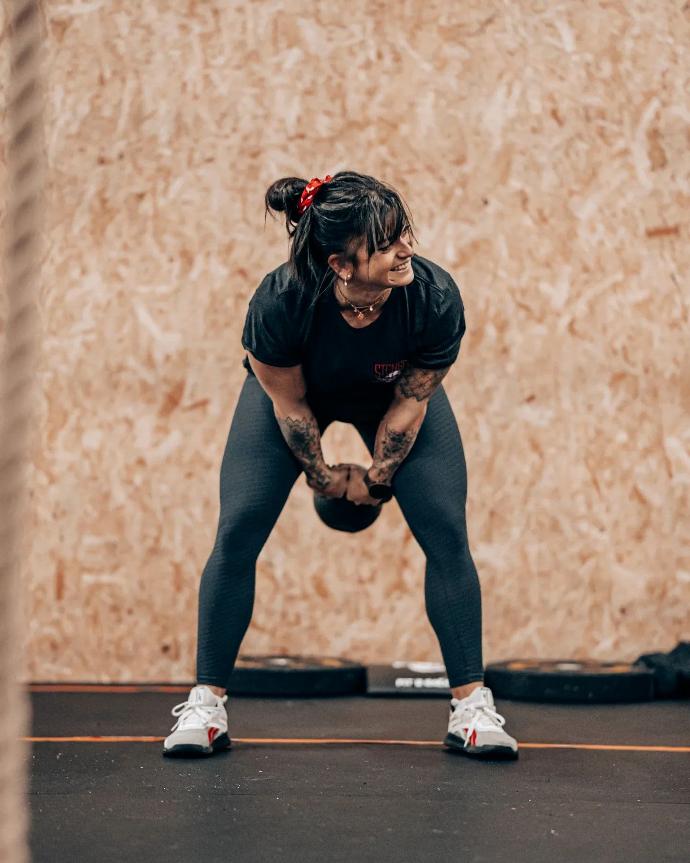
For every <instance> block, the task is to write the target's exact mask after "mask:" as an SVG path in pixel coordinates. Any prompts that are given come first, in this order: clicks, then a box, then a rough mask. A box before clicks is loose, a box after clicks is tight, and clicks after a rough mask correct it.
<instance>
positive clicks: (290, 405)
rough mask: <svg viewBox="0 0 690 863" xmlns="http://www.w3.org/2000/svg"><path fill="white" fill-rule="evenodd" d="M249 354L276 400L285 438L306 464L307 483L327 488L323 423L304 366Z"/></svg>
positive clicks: (260, 381) (302, 462)
mask: <svg viewBox="0 0 690 863" xmlns="http://www.w3.org/2000/svg"><path fill="white" fill-rule="evenodd" d="M247 357H248V359H249V365H250V366H251V368H252V371H253V372H254V375H255V376H256V378H257V379H258V381H259V383H260V384H261V387H262V389H263V390H264V391H265V392H266V393H267V394H268V396H269V398H270V399H271V401H272V402H273V413H274V414H275V417H276V420H277V421H278V425H279V426H280V431H281V432H282V435H283V437H284V438H285V442H286V443H287V445H288V446H289V447H290V449H291V450H292V453H293V455H294V456H295V458H297V459H298V461H300V462H301V464H302V467H303V468H304V473H305V474H306V477H307V485H309V486H310V487H311V488H313V489H315V490H316V491H323V489H325V488H326V487H327V486H328V485H329V481H330V471H329V469H328V465H327V464H326V461H325V459H324V457H323V452H322V451H321V434H320V432H319V424H318V423H317V422H316V417H315V416H314V414H313V413H312V410H311V408H310V407H309V403H308V402H307V398H306V394H307V385H306V382H305V380H304V374H303V372H302V366H301V365H297V366H289V367H286V368H283V367H279V366H271V365H267V364H266V363H263V362H260V361H259V360H257V358H256V357H255V356H254V355H253V354H252V353H250V352H249V351H247Z"/></svg>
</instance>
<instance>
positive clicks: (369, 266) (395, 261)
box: [328, 226, 414, 303]
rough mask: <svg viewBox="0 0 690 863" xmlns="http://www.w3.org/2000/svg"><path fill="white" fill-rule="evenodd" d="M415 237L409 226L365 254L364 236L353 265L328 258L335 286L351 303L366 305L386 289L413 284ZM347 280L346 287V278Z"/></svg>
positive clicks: (365, 240) (336, 258)
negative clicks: (335, 278)
mask: <svg viewBox="0 0 690 863" xmlns="http://www.w3.org/2000/svg"><path fill="white" fill-rule="evenodd" d="M413 243H414V238H413V236H412V232H411V230H410V228H409V226H406V227H405V229H404V230H403V232H402V233H401V234H400V236H399V237H397V238H388V239H387V240H384V241H383V243H382V244H381V245H379V246H378V249H376V250H375V251H374V252H373V254H372V255H371V257H369V255H368V244H367V239H366V237H365V238H363V239H362V240H361V241H360V243H359V245H358V246H357V258H356V265H353V264H352V262H350V261H343V260H342V259H341V258H340V257H339V256H337V255H331V257H330V258H329V259H328V263H329V264H330V266H331V268H332V269H333V270H334V271H335V272H336V274H337V275H338V277H339V278H340V280H341V281H339V282H338V287H339V288H340V289H341V290H342V291H343V292H344V293H345V294H346V296H347V297H349V298H350V299H351V300H352V302H353V303H356V302H357V300H358V299H361V300H362V302H364V303H366V302H368V301H369V300H370V299H371V298H372V296H378V295H379V294H380V293H381V292H382V291H385V290H386V289H387V288H391V289H392V288H398V287H401V286H402V285H409V284H410V283H411V282H412V281H414V272H413V271H412V256H413V254H414V250H413ZM346 278H347V279H348V281H347V286H346V285H345V279H346Z"/></svg>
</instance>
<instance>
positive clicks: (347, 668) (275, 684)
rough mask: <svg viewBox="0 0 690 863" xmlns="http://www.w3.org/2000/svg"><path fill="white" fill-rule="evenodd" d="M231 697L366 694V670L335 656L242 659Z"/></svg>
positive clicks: (232, 681) (237, 665) (230, 689)
mask: <svg viewBox="0 0 690 863" xmlns="http://www.w3.org/2000/svg"><path fill="white" fill-rule="evenodd" d="M227 688H228V693H229V694H230V695H307V696H314V697H315V696H319V695H352V694H355V693H359V692H364V690H365V688H366V669H365V668H364V666H363V665H360V664H359V663H357V662H351V661H350V660H348V659H342V658H340V657H333V656H288V655H284V654H270V655H266V656H247V655H240V656H238V657H237V662H236V663H235V667H234V669H233V671H232V674H231V675H230V681H229V683H228V687H227Z"/></svg>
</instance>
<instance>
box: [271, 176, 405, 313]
mask: <svg viewBox="0 0 690 863" xmlns="http://www.w3.org/2000/svg"><path fill="white" fill-rule="evenodd" d="M306 185H307V181H306V180H302V179H300V178H299V177H283V179H281V180H276V182H275V183H273V184H272V185H271V186H269V187H268V190H267V191H266V197H265V203H266V213H265V214H264V224H266V218H265V216H266V214H268V212H269V210H274V211H275V212H277V213H285V214H286V216H285V223H286V228H287V233H288V237H290V238H291V239H292V246H291V249H290V258H289V268H290V276H291V277H293V278H296V279H297V280H298V281H299V282H300V283H301V284H303V285H305V286H306V287H307V289H309V290H310V291H312V293H313V301H314V302H315V301H316V299H317V298H318V296H319V293H320V290H321V286H322V284H323V282H324V281H325V280H326V279H327V278H328V276H329V274H331V276H332V277H333V280H334V279H335V273H334V272H333V270H332V269H331V267H330V266H329V265H328V258H329V257H330V256H331V255H333V254H337V255H342V257H343V260H345V261H348V262H349V263H352V264H356V261H357V248H358V246H359V244H360V243H361V241H362V239H363V238H366V241H367V252H368V255H369V257H370V258H371V256H372V255H373V254H374V252H376V251H378V250H379V249H380V247H381V246H386V245H388V244H389V243H391V242H394V241H395V240H397V239H398V237H399V236H400V235H401V234H402V233H403V231H405V230H409V231H410V233H411V235H412V237H413V238H414V232H413V230H412V216H411V215H410V212H409V209H408V207H407V205H406V203H405V202H404V200H403V198H402V196H401V195H400V194H399V193H398V192H396V191H395V189H393V188H392V187H391V186H388V185H387V184H386V183H382V182H381V181H380V180H376V179H375V178H374V177H370V176H368V175H366V174H358V173H356V172H355V171H340V172H338V173H337V174H334V175H333V178H332V179H331V180H329V181H328V182H327V183H325V184H324V185H322V186H320V187H319V188H318V189H317V190H316V193H315V195H314V199H313V201H312V203H311V204H310V205H309V206H308V207H307V209H306V210H305V211H304V213H303V214H302V215H300V213H299V212H298V210H297V205H298V204H299V200H300V197H301V195H302V192H303V191H304V188H305V187H306ZM331 283H332V282H331Z"/></svg>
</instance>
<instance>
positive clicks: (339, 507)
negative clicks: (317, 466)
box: [314, 464, 383, 533]
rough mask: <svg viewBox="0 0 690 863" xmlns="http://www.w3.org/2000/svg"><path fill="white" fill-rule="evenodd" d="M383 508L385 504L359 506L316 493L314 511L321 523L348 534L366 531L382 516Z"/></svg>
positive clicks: (342, 499)
mask: <svg viewBox="0 0 690 863" xmlns="http://www.w3.org/2000/svg"><path fill="white" fill-rule="evenodd" d="M342 466H343V465H342V464H341V465H338V467H342ZM382 507H383V504H366V503H361V504H357V503H353V502H352V501H351V500H348V499H347V498H346V497H323V495H320V494H318V492H314V509H315V510H316V513H317V515H318V516H319V518H320V519H321V521H322V522H323V523H324V524H325V525H326V526H327V527H330V528H332V529H333V530H343V531H347V532H348V533H357V532H358V531H360V530H364V529H365V528H367V527H369V525H371V524H373V523H374V522H375V521H376V519H377V518H378V517H379V516H380V515H381V509H382Z"/></svg>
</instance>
